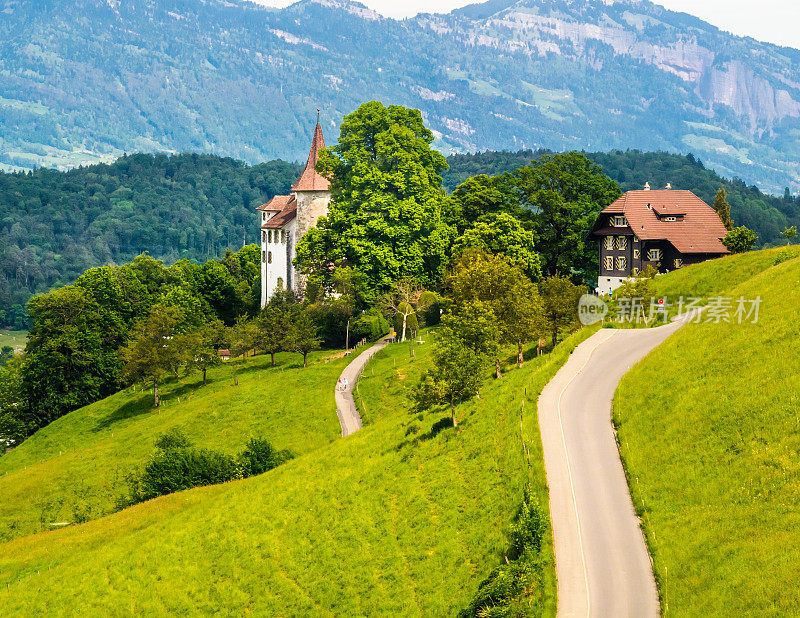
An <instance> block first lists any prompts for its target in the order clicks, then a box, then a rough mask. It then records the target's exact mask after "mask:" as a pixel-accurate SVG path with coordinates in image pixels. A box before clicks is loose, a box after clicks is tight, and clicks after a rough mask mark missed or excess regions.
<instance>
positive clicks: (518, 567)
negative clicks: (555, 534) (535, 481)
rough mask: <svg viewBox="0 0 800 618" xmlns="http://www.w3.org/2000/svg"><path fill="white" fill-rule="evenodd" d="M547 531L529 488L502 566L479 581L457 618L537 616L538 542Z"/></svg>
mask: <svg viewBox="0 0 800 618" xmlns="http://www.w3.org/2000/svg"><path fill="white" fill-rule="evenodd" d="M547 531H548V518H547V515H545V514H544V513H542V510H541V507H540V506H539V502H538V501H537V500H536V496H534V495H533V493H532V492H531V489H530V487H526V488H525V493H524V496H523V500H522V506H521V507H520V511H519V514H518V515H517V517H516V519H515V520H514V521H513V522H512V524H511V526H510V529H509V546H508V550H507V551H506V552H505V564H501V565H500V566H498V567H495V569H494V570H492V572H491V573H490V574H489V576H488V577H487V578H486V579H485V580H483V581H482V582H481V585H480V586H479V588H478V593H477V594H476V595H475V598H474V599H473V600H472V602H471V603H470V604H469V605H468V606H467V607H466V608H465V609H463V610H462V611H461V612H460V613H459V617H460V618H470V617H472V616H475V617H478V618H485V617H487V616H493V617H494V616H496V617H498V618H500V617H504V618H511V617H515V616H531V615H541V614H542V613H543V610H544V600H545V599H544V592H545V591H544V585H543V584H544V582H543V571H544V570H545V569H546V568H547V564H546V562H544V561H543V560H542V556H541V549H542V543H543V542H544V538H545V536H546V534H547Z"/></svg>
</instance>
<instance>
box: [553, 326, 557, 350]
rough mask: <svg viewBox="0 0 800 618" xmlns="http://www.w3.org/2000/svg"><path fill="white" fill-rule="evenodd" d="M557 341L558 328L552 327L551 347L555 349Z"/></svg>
mask: <svg viewBox="0 0 800 618" xmlns="http://www.w3.org/2000/svg"><path fill="white" fill-rule="evenodd" d="M557 343H558V329H557V328H554V329H553V349H554V350H555V348H556V344H557Z"/></svg>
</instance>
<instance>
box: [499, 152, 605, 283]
mask: <svg viewBox="0 0 800 618" xmlns="http://www.w3.org/2000/svg"><path fill="white" fill-rule="evenodd" d="M508 179H509V186H510V187H513V190H514V191H515V192H516V194H517V196H518V198H519V200H520V203H521V204H523V205H524V206H526V207H527V208H528V209H530V211H531V224H532V225H531V230H532V231H533V233H534V235H535V237H536V249H537V250H538V252H539V253H540V254H541V256H542V259H543V261H544V270H545V272H546V273H547V274H548V275H554V274H556V273H560V274H566V275H569V274H572V273H573V272H575V271H578V272H582V273H584V274H586V273H592V272H595V271H596V270H597V259H598V257H597V246H596V244H595V243H593V242H590V241H587V239H586V236H587V234H588V233H589V230H590V228H591V226H592V224H593V223H594V221H595V219H596V218H597V214H598V213H599V212H600V211H601V210H602V209H603V208H605V207H606V206H608V205H609V204H610V203H611V202H613V201H614V200H615V199H617V198H618V197H619V196H620V195H621V191H620V188H619V186H618V185H617V183H615V182H614V181H613V180H611V179H610V178H609V177H608V176H606V175H605V174H603V171H602V170H601V169H600V167H599V166H597V165H595V164H594V163H592V162H591V161H590V160H589V159H588V158H586V156H584V155H583V154H581V153H578V152H567V153H563V154H555V155H543V156H542V157H541V158H540V159H538V160H536V161H533V162H531V163H530V164H529V165H525V166H523V167H521V168H519V169H518V170H516V171H514V172H512V174H511V176H510V177H508Z"/></svg>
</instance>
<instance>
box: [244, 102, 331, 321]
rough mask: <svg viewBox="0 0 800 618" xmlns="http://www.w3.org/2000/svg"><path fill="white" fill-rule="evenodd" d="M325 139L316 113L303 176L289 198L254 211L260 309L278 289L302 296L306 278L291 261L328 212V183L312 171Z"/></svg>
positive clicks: (278, 199) (281, 197)
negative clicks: (258, 231) (258, 230)
mask: <svg viewBox="0 0 800 618" xmlns="http://www.w3.org/2000/svg"><path fill="white" fill-rule="evenodd" d="M323 148H325V138H324V137H323V135H322V127H321V126H320V123H319V113H318V114H317V126H316V127H315V129H314V137H313V138H312V140H311V151H310V152H309V154H308V160H307V161H306V166H305V168H304V169H303V173H302V174H300V177H299V178H298V179H297V182H295V183H294V185H292V193H291V195H276V196H275V197H273V198H272V199H271V200H270V201H269V202H268V203H266V204H263V205H261V206H259V207H258V208H257V210H258V211H260V215H261V221H260V224H261V307H262V308H263V307H264V305H266V304H267V302H268V301H269V299H270V297H271V296H272V294H273V293H274V292H275V290H276V289H278V287H283V288H287V289H290V290H294V291H295V292H296V293H297V294H298V295H300V296H302V295H303V292H304V290H305V277H303V276H302V275H299V273H297V271H296V270H295V268H294V265H293V264H292V262H293V261H294V258H295V249H296V247H297V243H298V242H299V241H300V239H301V238H302V237H303V236H305V235H306V233H307V232H308V230H310V229H311V228H312V227H314V226H315V225H316V224H317V220H318V219H319V218H320V217H322V216H323V215H325V214H327V213H328V204H329V203H330V200H331V191H330V182H328V180H326V179H325V178H323V177H322V176H321V175H320V174H319V173H317V170H316V169H315V167H316V165H317V161H318V160H319V153H320V151H321V150H322V149H323Z"/></svg>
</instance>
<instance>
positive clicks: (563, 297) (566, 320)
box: [539, 275, 586, 347]
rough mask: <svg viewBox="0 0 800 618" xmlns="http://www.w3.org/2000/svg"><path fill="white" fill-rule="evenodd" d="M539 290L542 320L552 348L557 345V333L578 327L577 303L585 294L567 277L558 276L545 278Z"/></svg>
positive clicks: (583, 289)
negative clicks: (550, 338)
mask: <svg viewBox="0 0 800 618" xmlns="http://www.w3.org/2000/svg"><path fill="white" fill-rule="evenodd" d="M539 289H540V291H541V294H542V304H543V306H544V320H545V323H546V324H547V329H548V330H549V332H550V334H551V337H552V342H553V347H556V344H557V343H558V333H559V331H561V330H563V329H569V328H573V327H576V326H577V325H578V301H579V300H580V298H581V296H582V295H583V294H585V293H586V288H585V287H584V286H582V285H575V284H574V283H572V281H570V280H569V278H568V277H560V276H558V275H555V276H552V277H547V278H545V279H544V280H543V281H542V282H541V283H540V284H539Z"/></svg>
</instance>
